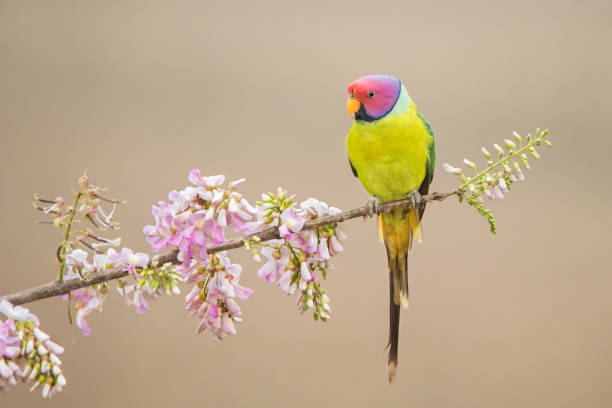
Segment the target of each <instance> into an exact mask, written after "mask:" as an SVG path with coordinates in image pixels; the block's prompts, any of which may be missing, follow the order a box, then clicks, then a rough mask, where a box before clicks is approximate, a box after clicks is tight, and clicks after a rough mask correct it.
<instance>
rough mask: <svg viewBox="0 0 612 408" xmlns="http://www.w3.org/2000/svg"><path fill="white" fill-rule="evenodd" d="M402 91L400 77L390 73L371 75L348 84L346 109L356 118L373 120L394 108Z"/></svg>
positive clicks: (367, 120)
mask: <svg viewBox="0 0 612 408" xmlns="http://www.w3.org/2000/svg"><path fill="white" fill-rule="evenodd" d="M401 91H402V83H401V82H400V80H399V79H397V78H395V77H392V76H388V75H369V76H364V77H361V78H359V79H357V80H356V81H354V82H351V84H350V85H349V86H348V93H349V99H348V101H347V102H346V109H347V110H348V113H349V115H351V116H354V117H355V120H359V121H366V122H373V121H375V120H377V119H380V118H382V117H384V116H386V115H387V114H388V113H389V112H391V111H392V110H393V107H394V106H395V104H396V102H397V100H398V99H399V97H400V94H401Z"/></svg>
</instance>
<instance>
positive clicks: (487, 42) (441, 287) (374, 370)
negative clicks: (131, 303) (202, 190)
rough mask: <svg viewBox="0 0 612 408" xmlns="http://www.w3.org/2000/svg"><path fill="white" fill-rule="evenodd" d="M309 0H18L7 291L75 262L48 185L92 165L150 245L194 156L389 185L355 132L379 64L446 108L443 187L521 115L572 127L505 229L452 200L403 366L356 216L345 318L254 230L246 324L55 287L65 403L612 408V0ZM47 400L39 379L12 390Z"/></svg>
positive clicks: (292, 185)
mask: <svg viewBox="0 0 612 408" xmlns="http://www.w3.org/2000/svg"><path fill="white" fill-rule="evenodd" d="M255 3H259V5H254V4H255ZM291 3H292V2H279V3H272V2H270V3H260V2H245V3H242V4H238V3H230V2H226V4H225V5H218V4H217V5H213V4H205V2H192V3H189V2H170V1H168V2H150V1H142V2H135V1H134V2H114V1H108V2H105V1H99V2H96V1H91V2H85V1H73V2H68V1H56V2H47V1H39V2H28V1H14V2H13V1H0V140H1V142H0V143H1V144H0V151H1V155H2V160H1V161H0V177H1V179H0V183H1V184H0V188H1V189H2V200H1V201H0V214H1V216H0V219H1V224H2V237H1V238H0V240H1V242H0V244H1V245H0V248H1V249H0V254H1V259H2V260H3V267H2V271H1V272H0V278H1V279H0V293H2V294H4V293H8V292H13V291H17V290H19V289H23V288H26V287H30V286H33V285H37V284H40V283H43V282H46V281H48V280H51V279H53V277H54V273H55V262H54V257H53V256H54V255H53V254H54V246H55V245H56V243H57V242H59V240H60V236H59V232H58V231H56V230H53V229H52V228H50V227H48V226H41V225H35V224H34V223H33V221H34V220H36V219H37V218H38V214H37V213H36V212H34V211H33V210H32V208H31V201H32V196H33V192H34V191H36V192H38V193H39V194H41V195H43V196H48V197H53V196H55V195H57V194H62V195H68V194H70V188H71V187H72V186H74V185H75V183H76V179H77V178H78V177H79V176H80V175H81V173H82V172H83V170H85V169H87V171H88V172H89V175H90V177H91V179H92V180H93V181H95V182H97V183H99V184H102V185H106V186H110V187H111V195H113V196H115V197H120V198H123V199H127V200H128V201H129V204H128V205H127V206H125V207H123V208H121V211H120V213H119V214H120V219H121V220H122V221H123V228H122V234H123V237H124V243H125V244H126V245H128V246H130V247H132V248H134V249H141V250H142V249H146V244H145V242H144V239H143V237H142V235H141V233H140V231H141V229H142V227H143V226H144V225H146V224H147V223H150V222H151V221H152V217H151V215H150V208H151V204H152V203H154V202H156V201H157V200H160V199H164V198H165V196H166V193H167V191H168V190H170V189H172V188H178V187H182V186H184V185H186V183H187V180H186V175H187V172H188V171H189V170H190V169H191V168H193V167H199V168H201V169H202V171H203V172H205V173H208V174H214V173H225V174H226V175H228V177H230V178H239V177H242V176H246V177H248V182H247V183H246V184H245V185H244V188H243V191H245V193H246V194H247V195H248V196H249V197H250V198H251V199H252V200H253V201H254V200H255V199H256V198H258V194H259V193H260V192H262V191H267V190H271V189H274V188H276V187H277V186H278V185H282V186H284V187H286V188H289V189H290V190H291V191H292V192H295V193H296V194H297V195H298V197H299V198H306V197H308V196H310V195H314V196H316V197H319V198H321V199H324V200H326V201H328V202H329V203H332V204H334V205H336V206H339V207H341V208H344V209H348V208H352V207H356V206H358V205H361V204H363V203H364V202H365V200H366V198H367V197H366V194H365V192H364V191H363V190H362V188H361V186H360V185H359V183H358V182H357V180H355V179H354V178H353V176H352V175H351V173H350V170H349V167H348V163H347V159H346V154H345V151H344V136H345V134H346V132H347V130H348V128H349V126H350V118H349V117H348V115H347V114H346V111H345V97H346V94H345V92H346V91H345V87H346V85H347V84H348V83H349V82H351V81H352V80H353V79H355V78H356V77H358V76H361V75H365V74H372V73H389V74H394V75H396V76H398V77H400V78H401V79H402V80H403V81H404V83H405V84H406V86H407V88H408V90H409V92H410V93H411V95H412V97H413V98H414V99H415V100H416V101H417V103H418V106H419V107H420V109H421V111H422V112H423V113H424V114H425V115H426V116H427V117H428V119H429V120H430V122H431V124H432V126H433V129H434V131H435V133H436V141H437V143H436V144H437V155H438V158H439V159H438V166H437V175H436V178H435V180H434V185H433V188H434V189H435V190H438V191H443V190H448V189H450V188H452V187H453V186H455V179H454V178H453V177H452V176H450V175H447V174H444V173H442V172H441V170H440V169H441V164H442V163H443V162H445V161H446V162H450V163H454V164H459V163H460V162H461V160H462V159H463V158H464V157H466V156H467V157H471V158H472V159H480V158H479V157H478V156H479V154H478V151H479V149H480V146H482V145H483V144H489V145H490V144H492V143H493V142H500V141H502V140H503V138H505V137H508V136H509V135H510V134H511V131H512V130H517V131H519V132H522V133H526V132H528V131H531V130H533V129H535V128H536V127H538V126H539V127H548V128H550V129H551V131H552V133H551V139H552V140H553V142H554V146H553V149H551V150H548V151H543V152H542V156H543V160H541V161H540V162H537V163H534V164H533V170H532V171H530V172H529V174H528V180H527V182H526V183H524V184H522V185H518V186H516V189H515V191H514V192H513V193H512V194H511V196H510V198H509V199H508V200H505V201H502V202H495V203H492V205H491V207H492V208H493V209H494V211H495V214H496V215H497V217H498V222H499V234H498V236H493V235H491V234H490V233H489V232H488V231H487V226H486V223H485V221H484V219H482V218H480V217H478V216H477V214H476V212H475V211H474V210H473V209H471V208H468V207H466V206H464V205H458V204H457V203H456V202H455V201H451V202H445V203H442V204H438V203H436V204H433V205H431V206H430V209H429V210H428V212H427V215H426V218H425V234H426V241H425V243H424V244H423V245H419V246H417V247H416V250H415V251H414V253H413V255H412V256H411V258H410V269H411V274H410V283H411V288H412V290H411V293H412V299H411V309H410V310H409V311H408V312H407V313H405V314H404V315H403V316H402V317H403V319H402V325H401V333H400V338H401V344H400V365H399V375H398V378H397V382H396V383H395V384H394V385H393V386H389V385H388V384H387V374H386V362H385V353H384V352H383V348H384V346H385V344H386V335H387V334H386V333H387V321H388V316H387V311H388V305H387V301H388V300H387V294H388V287H387V276H386V275H387V272H386V266H385V255H384V250H383V247H382V246H381V245H379V244H378V240H377V236H376V235H377V234H376V231H375V226H374V223H373V222H372V221H369V222H367V223H366V224H363V223H362V222H360V221H352V222H349V223H347V224H346V230H347V232H348V233H349V236H350V240H349V241H348V242H347V243H346V245H345V247H346V251H345V252H344V253H343V254H342V255H341V256H339V257H337V259H336V262H335V264H336V270H335V271H333V272H332V273H331V274H330V278H329V280H328V282H327V284H326V287H327V289H328V292H329V293H330V296H331V297H332V301H333V319H332V321H331V322H330V323H328V324H320V323H315V322H313V321H312V319H311V318H310V317H308V316H299V315H298V314H297V313H296V311H295V309H294V304H295V299H294V298H287V297H285V296H284V295H282V293H281V292H280V291H279V290H278V289H277V288H274V287H271V286H270V285H267V284H265V283H264V282H262V281H260V280H258V279H257V278H256V276H255V274H254V272H255V271H256V268H257V266H256V264H255V263H254V262H253V261H251V260H248V259H247V257H246V255H245V254H242V253H240V252H238V253H236V252H234V253H233V257H234V258H236V259H237V260H242V261H244V265H245V269H246V272H245V274H244V277H243V282H244V283H246V284H247V285H249V286H251V287H253V288H254V289H255V295H254V297H253V298H252V299H251V300H250V301H248V302H246V303H244V312H245V322H244V323H243V324H242V325H240V326H239V335H238V336H237V337H235V338H231V339H229V340H228V341H224V342H222V343H214V342H212V341H210V340H209V338H208V336H207V335H201V336H195V335H194V334H193V333H194V329H195V327H196V324H197V323H196V321H195V320H194V319H192V318H190V317H189V316H187V314H186V313H185V312H184V311H183V308H184V304H183V301H182V297H174V298H164V299H162V300H160V301H158V302H156V303H154V304H153V305H152V309H153V310H152V312H151V313H149V314H147V315H144V316H141V315H137V314H136V313H135V312H134V311H133V309H130V308H126V307H125V306H124V305H123V303H122V302H121V300H120V299H119V298H118V297H117V296H114V297H113V298H110V299H109V300H107V303H106V304H105V310H104V313H103V314H94V315H92V316H91V318H90V322H91V325H92V327H93V334H92V335H91V336H89V337H87V338H84V337H82V336H81V334H80V333H79V332H78V330H77V329H75V328H69V327H68V324H67V322H66V311H65V309H66V306H65V303H63V302H62V301H60V300H58V299H51V300H47V301H41V302H38V303H35V304H31V305H30V307H31V309H32V310H33V311H34V312H35V313H37V314H38V315H39V316H40V317H41V319H42V322H43V326H44V328H45V329H46V330H48V331H51V332H52V334H53V335H54V336H55V339H57V340H58V342H60V343H61V344H63V345H64V346H65V347H66V353H65V355H64V364H65V365H64V367H65V372H66V375H67V377H68V380H69V384H68V386H67V387H66V389H65V390H64V392H62V393H61V394H59V395H57V396H56V397H55V398H54V399H53V400H51V401H50V402H45V406H48V407H72V406H88V407H111V406H145V405H146V406H150V407H167V406H169V405H171V406H177V407H178V406H230V407H255V406H262V407H264V406H265V407H268V406H291V407H306V406H323V407H324V406H354V407H370V406H377V405H379V404H380V405H381V406H394V407H400V406H401V407H576V406H582V407H607V406H610V404H611V403H612V327H611V323H612V296H611V295H612V271H611V268H610V265H609V260H608V258H609V253H610V250H611V249H612V247H611V245H610V232H609V230H610V227H611V226H612V225H611V222H610V218H609V213H608V211H609V209H610V200H611V199H612V195H611V193H610V190H609V189H610V170H611V168H610V165H609V164H608V161H609V157H610V152H611V151H612V141H611V140H612V138H611V133H610V120H609V117H610V111H611V109H612V103H611V102H610V100H611V96H610V95H611V94H612V82H611V79H612V78H611V74H610V73H611V69H612V52H611V51H612V49H611V47H612V46H611V44H610V40H611V39H612V23H611V15H612V6H610V3H609V2H607V1H601V2H598V1H593V2H578V1H551V2H533V1H529V2H516V1H513V2H507V3H506V4H505V5H502V4H499V5H495V6H493V5H491V4H490V3H491V2H484V1H483V2H447V3H435V4H434V3H433V2H426V1H421V2H408V1H401V2H396V3H386V2H374V1H370V2H362V3H360V2H357V1H346V2H344V3H343V4H340V3H336V2H331V1H323V2H315V1H307V2H300V3H299V4H297V3H296V4H291ZM459 3H461V5H460V6H458V5H457V4H459ZM38 403H40V395H39V393H38V392H36V393H32V394H30V393H28V392H27V388H26V387H24V386H20V387H17V388H15V389H13V390H12V391H11V392H10V394H8V395H7V396H2V397H1V399H0V406H2V407H12V406H32V405H34V404H38ZM18 404H21V405H18Z"/></svg>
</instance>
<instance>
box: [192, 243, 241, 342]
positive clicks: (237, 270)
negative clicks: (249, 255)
mask: <svg viewBox="0 0 612 408" xmlns="http://www.w3.org/2000/svg"><path fill="white" fill-rule="evenodd" d="M211 259H212V263H210V264H209V265H207V266H206V267H202V266H198V267H197V268H195V267H194V268H192V269H190V270H188V271H186V272H185V274H184V277H185V280H186V281H187V282H191V283H195V285H194V286H193V289H192V290H191V292H190V293H189V294H188V295H187V297H186V299H185V300H186V301H187V310H188V311H189V312H191V314H192V315H195V316H197V317H199V318H200V319H201V321H200V324H199V325H198V328H197V330H196V331H197V333H200V332H202V331H204V330H206V329H208V330H210V332H211V335H212V336H213V337H214V338H215V339H222V338H224V337H225V336H226V335H232V336H233V335H235V334H236V328H235V326H234V322H239V321H241V320H240V316H241V315H242V310H241V309H240V306H239V305H238V303H237V302H236V299H242V300H246V299H248V298H249V297H251V295H252V294H253V290H252V289H250V288H247V287H245V286H242V285H240V283H239V281H240V275H241V274H242V266H240V265H239V264H234V263H231V261H230V259H229V258H228V257H227V255H226V253H225V252H220V253H217V254H215V255H214V256H212V257H211Z"/></svg>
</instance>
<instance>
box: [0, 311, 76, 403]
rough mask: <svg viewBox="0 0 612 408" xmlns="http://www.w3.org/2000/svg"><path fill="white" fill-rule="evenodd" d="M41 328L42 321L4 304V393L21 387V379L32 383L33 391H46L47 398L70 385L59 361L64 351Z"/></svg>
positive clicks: (0, 359) (0, 337)
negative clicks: (12, 387)
mask: <svg viewBox="0 0 612 408" xmlns="http://www.w3.org/2000/svg"><path fill="white" fill-rule="evenodd" d="M2 315H4V316H5V317H6V321H3V319H2ZM39 326H40V322H39V321H38V318H37V317H36V316H35V315H33V314H32V313H30V312H29V311H28V309H26V308H24V307H21V306H13V305H12V304H10V303H9V302H8V301H6V300H3V301H1V302H0V391H7V390H8V386H9V385H15V384H17V378H21V379H22V380H23V381H25V382H29V383H32V387H31V388H30V391H33V390H34V389H36V388H38V387H42V396H43V397H44V398H48V397H51V396H52V395H53V394H54V393H55V392H59V391H61V390H62V388H63V387H64V386H65V385H66V378H65V377H64V374H63V372H62V368H61V365H62V361H61V360H60V358H59V355H61V354H62V353H63V352H64V348H63V347H62V346H60V345H59V344H57V343H55V342H53V341H52V340H51V338H50V336H49V335H48V334H47V333H45V332H44V331H42V330H41V329H40V328H39Z"/></svg>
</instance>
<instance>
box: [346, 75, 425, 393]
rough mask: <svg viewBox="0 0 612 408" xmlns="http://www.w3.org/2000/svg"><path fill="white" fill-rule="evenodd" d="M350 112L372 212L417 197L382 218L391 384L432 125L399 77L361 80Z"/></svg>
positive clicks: (353, 160) (356, 158) (352, 148)
mask: <svg viewBox="0 0 612 408" xmlns="http://www.w3.org/2000/svg"><path fill="white" fill-rule="evenodd" d="M348 93H349V95H350V96H349V99H348V102H347V110H348V112H349V114H350V115H353V116H354V119H355V120H354V122H353V126H352V127H351V130H350V132H349V134H348V136H347V138H346V148H347V152H348V156H349V162H350V165H351V169H352V170H353V174H355V176H356V177H358V178H359V180H360V181H361V183H362V184H363V186H364V187H365V189H366V190H367V191H368V193H370V195H371V196H372V199H371V200H370V202H369V203H370V206H371V207H370V208H371V209H372V212H378V211H377V209H376V207H377V205H378V203H381V202H382V203H384V202H387V201H393V200H399V199H403V198H406V197H409V198H411V199H412V202H413V204H414V205H413V206H412V207H399V208H396V209H394V210H392V211H391V212H387V213H382V214H380V215H379V227H380V228H379V231H380V235H381V238H382V240H383V241H384V243H385V247H386V249H387V260H388V263H389V287H390V291H389V292H390V302H389V304H390V307H389V313H390V319H389V344H388V347H389V363H388V364H389V382H392V381H393V378H394V377H395V375H396V371H397V351H398V334H399V320H400V307H402V308H404V309H406V308H407V307H408V250H410V247H411V246H412V240H413V238H416V239H418V240H420V238H421V232H420V221H421V217H422V216H423V212H424V211H425V205H424V204H425V203H421V201H420V195H421V194H427V192H428V190H429V185H430V183H431V181H432V178H433V172H434V164H435V149H434V137H433V132H432V130H431V127H430V126H429V124H428V123H427V121H426V120H425V118H424V117H423V116H422V115H421V114H420V113H419V112H418V111H417V108H416V106H415V104H414V102H413V101H412V99H411V98H410V96H408V92H406V88H404V85H402V83H401V82H400V81H399V80H398V79H397V78H394V77H392V76H386V75H371V76H366V77H362V78H359V79H358V80H356V81H354V82H353V83H351V84H350V85H349V86H348Z"/></svg>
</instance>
